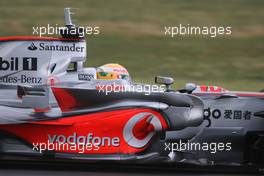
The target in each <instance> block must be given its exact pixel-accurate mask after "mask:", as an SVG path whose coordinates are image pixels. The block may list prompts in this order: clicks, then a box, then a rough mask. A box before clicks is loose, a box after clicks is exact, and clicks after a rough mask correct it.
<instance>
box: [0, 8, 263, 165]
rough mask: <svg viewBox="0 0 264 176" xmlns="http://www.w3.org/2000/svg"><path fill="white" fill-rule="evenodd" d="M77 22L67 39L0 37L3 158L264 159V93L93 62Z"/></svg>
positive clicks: (205, 162)
mask: <svg viewBox="0 0 264 176" xmlns="http://www.w3.org/2000/svg"><path fill="white" fill-rule="evenodd" d="M70 19H71V18H70V10H69V9H65V21H66V27H65V31H67V32H65V33H63V34H62V38H51V37H7V38H0V124H1V125H0V131H1V132H0V152H1V155H0V156H1V158H2V159H9V158H10V157H11V158H12V157H15V158H27V159H37V160H39V159H42V160H43V159H47V160H48V159H49V160H50V159H52V160H56V159H58V160H61V159H65V160H74V159H76V160H86V161H99V160H103V161H113V160H114V161H131V162H132V161H133V162H146V163H148V162H156V161H157V160H158V161H165V162H172V163H188V164H197V165H251V164H255V165H263V163H264V161H263V158H264V151H263V148H264V137H263V136H264V135H263V134H264V118H263V117H264V111H263V107H264V106H263V105H264V100H263V98H264V93H261V92H255V93H250V92H232V91H228V90H225V89H223V88H220V87H215V86H197V85H195V84H187V85H186V88H185V89H181V90H172V89H171V85H172V84H173V79H172V78H167V77H156V83H157V84H161V87H158V88H157V87H154V88H155V89H152V87H151V86H155V85H145V84H136V83H133V81H132V80H131V78H130V75H129V73H128V72H127V70H126V69H125V68H124V67H122V66H120V65H118V64H106V65H103V66H101V67H99V68H93V67H89V68H84V67H83V64H84V62H85V60H86V41H85V39H84V38H81V37H80V36H78V35H77V36H76V35H72V34H71V32H69V31H71V30H72V29H74V28H77V27H76V26H75V25H73V24H72V23H67V22H69V21H71V20H70ZM163 85H165V86H163ZM131 87H133V88H135V87H136V89H132V91H131V89H129V90H128V89H127V88H131ZM164 87H165V88H164Z"/></svg>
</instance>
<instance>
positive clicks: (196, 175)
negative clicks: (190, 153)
mask: <svg viewBox="0 0 264 176" xmlns="http://www.w3.org/2000/svg"><path fill="white" fill-rule="evenodd" d="M0 175H8V176H13V175H14V176H17V175H18V176H20V175H21V176H31V175H32V176H38V175H40V176H42V175H45V176H47V175H59V176H60V175H61V176H89V175H91V176H121V175H126V176H141V175H142V176H144V175H145V176H156V175H168V176H170V175H174V176H180V175H181V176H239V175H240V176H243V175H245V176H247V175H263V176H264V172H262V174H260V173H259V172H252V170H248V169H243V168H242V169H239V168H236V167H235V168H234V167H229V168H222V167H219V168H211V169H208V168H207V169H206V168H203V169H197V168H193V167H178V168H176V167H171V166H168V167H167V166H165V167H164V166H159V165H156V166H144V167H142V166H141V165H132V166H131V165H124V164H121V165H120V164H115V165H113V164H109V163H108V164H107V163H104V164H102V163H101V164H98V163H97V164H94V163H90V164H89V163H43V162H40V163H38V162H23V161H21V162H17V161H0Z"/></svg>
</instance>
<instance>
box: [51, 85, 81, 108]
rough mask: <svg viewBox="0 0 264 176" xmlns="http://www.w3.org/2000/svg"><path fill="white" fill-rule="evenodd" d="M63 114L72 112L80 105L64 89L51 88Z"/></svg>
mask: <svg viewBox="0 0 264 176" xmlns="http://www.w3.org/2000/svg"><path fill="white" fill-rule="evenodd" d="M51 89H52V91H53V93H54V96H55V98H56V100H57V102H58V104H59V107H60V109H61V111H62V112H67V111H70V110H72V109H73V108H74V107H76V106H77V105H78V103H77V101H76V100H75V98H74V97H73V96H72V95H71V94H70V93H68V92H67V90H65V89H63V88H55V87H52V88H51Z"/></svg>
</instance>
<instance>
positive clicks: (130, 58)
mask: <svg viewBox="0 0 264 176" xmlns="http://www.w3.org/2000/svg"><path fill="white" fill-rule="evenodd" d="M64 7H74V8H78V10H77V11H76V12H77V13H76V15H74V16H73V19H74V21H75V23H76V24H78V25H79V26H89V25H91V26H100V34H99V35H95V36H92V35H91V36H87V42H88V47H87V48H88V61H87V63H86V65H87V66H89V67H91V66H100V65H102V64H105V63H119V64H121V65H123V66H125V67H126V68H127V69H128V71H129V72H130V74H131V76H132V78H133V79H134V80H135V81H138V82H145V83H153V82H154V76H156V75H163V76H171V77H173V78H174V79H175V87H177V88H181V87H183V86H184V84H185V83H186V82H194V83H199V84H208V85H218V86H222V87H225V88H227V89H234V90H251V91H259V90H261V89H264V55H263V54H264V53H263V52H264V45H263V42H264V20H263V19H264V1H263V0H199V1H197V0H188V1H186V0H111V1H110V0H109V1H104V0H78V1H77V0H76V1H74V0H65V1H60V0H57V1H55V0H45V1H40V0H23V1H21V0H12V1H11V0H1V1H0V8H1V10H0V16H1V18H0V36H1V37H4V36H15V35H32V32H33V30H32V27H33V26H47V24H48V23H49V24H50V25H54V26H55V25H56V24H58V25H61V26H63V25H64V17H63V15H64V14H63V9H64ZM180 23H181V24H183V25H184V24H190V25H191V26H231V27H232V35H231V36H230V35H226V36H219V37H216V38H211V37H209V36H199V35H196V36H194V35H192V36H190V35H186V36H176V37H174V38H170V37H169V36H165V35H164V32H165V30H164V26H178V25H179V24H180Z"/></svg>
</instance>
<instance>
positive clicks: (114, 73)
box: [96, 63, 130, 80]
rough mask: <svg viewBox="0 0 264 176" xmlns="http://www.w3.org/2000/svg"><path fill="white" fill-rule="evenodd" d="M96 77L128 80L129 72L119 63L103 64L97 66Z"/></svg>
mask: <svg viewBox="0 0 264 176" xmlns="http://www.w3.org/2000/svg"><path fill="white" fill-rule="evenodd" d="M96 75H97V79H104V80H114V79H125V80H129V79H130V77H129V73H128V71H127V69H126V68H125V67H123V66H122V65H119V64H112V63H110V64H105V65H102V66H100V67H98V68H97V71H96Z"/></svg>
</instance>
